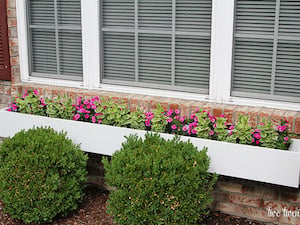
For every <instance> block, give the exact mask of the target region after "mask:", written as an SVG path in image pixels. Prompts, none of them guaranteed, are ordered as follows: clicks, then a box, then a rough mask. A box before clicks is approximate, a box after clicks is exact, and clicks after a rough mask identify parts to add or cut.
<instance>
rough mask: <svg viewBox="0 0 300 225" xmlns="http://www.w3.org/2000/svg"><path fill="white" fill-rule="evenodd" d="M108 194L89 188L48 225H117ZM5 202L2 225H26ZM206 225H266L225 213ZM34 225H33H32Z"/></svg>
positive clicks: (209, 219)
mask: <svg viewBox="0 0 300 225" xmlns="http://www.w3.org/2000/svg"><path fill="white" fill-rule="evenodd" d="M107 198H108V192H107V191H103V190H99V189H98V188H96V187H88V188H87V189H86V195H85V197H84V200H83V202H82V203H81V204H80V206H79V208H78V209H77V210H76V211H75V212H74V213H73V214H71V215H70V216H69V217H66V218H55V219H54V221H53V222H52V223H50V224H47V225H86V224H89V225H116V224H115V223H114V222H113V219H112V218H111V217H109V216H108V215H107V214H106V200H107ZM3 206H4V205H3V202H1V201H0V225H24V223H22V222H20V221H17V220H15V219H12V218H10V217H9V215H7V214H5V213H4V212H3V210H2V209H3ZM202 224H204V225H250V224H251V225H264V223H262V222H258V221H254V220H249V219H245V218H241V217H236V216H230V215H226V214H224V213H220V212H216V211H211V212H210V214H209V215H207V216H205V217H204V220H203V222H202ZM31 225H33V224H31Z"/></svg>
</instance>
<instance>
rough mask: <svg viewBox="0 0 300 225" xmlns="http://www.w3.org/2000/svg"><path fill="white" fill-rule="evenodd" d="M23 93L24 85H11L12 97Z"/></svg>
mask: <svg viewBox="0 0 300 225" xmlns="http://www.w3.org/2000/svg"><path fill="white" fill-rule="evenodd" d="M21 93H22V87H21V86H15V85H12V87H11V96H12V97H17V96H19V95H20V94H21Z"/></svg>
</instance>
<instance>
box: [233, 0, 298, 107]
mask: <svg viewBox="0 0 300 225" xmlns="http://www.w3.org/2000/svg"><path fill="white" fill-rule="evenodd" d="M232 95H233V96H243V97H251V96H252V97H258V98H264V99H273V100H280V99H282V100H285V101H294V102H296V101H297V102H298V101H300V98H299V97H300V1H298V0H237V3H236V25H235V44H234V65H233V80H232Z"/></svg>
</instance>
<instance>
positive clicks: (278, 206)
mask: <svg viewBox="0 0 300 225" xmlns="http://www.w3.org/2000/svg"><path fill="white" fill-rule="evenodd" d="M263 208H264V209H269V208H270V209H273V210H274V209H275V210H277V211H280V212H282V210H283V209H284V208H285V209H287V210H289V211H295V210H297V207H296V205H294V204H289V203H286V202H278V201H274V200H264V204H263ZM298 208H299V209H300V206H299V207H298Z"/></svg>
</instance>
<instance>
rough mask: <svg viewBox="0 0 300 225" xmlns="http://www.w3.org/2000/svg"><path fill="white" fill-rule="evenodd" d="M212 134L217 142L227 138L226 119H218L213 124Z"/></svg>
mask: <svg viewBox="0 0 300 225" xmlns="http://www.w3.org/2000/svg"><path fill="white" fill-rule="evenodd" d="M214 133H215V135H216V139H217V140H218V141H225V140H226V139H227V137H228V132H227V126H226V118H224V117H218V118H217V119H216V123H215V129H214Z"/></svg>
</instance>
